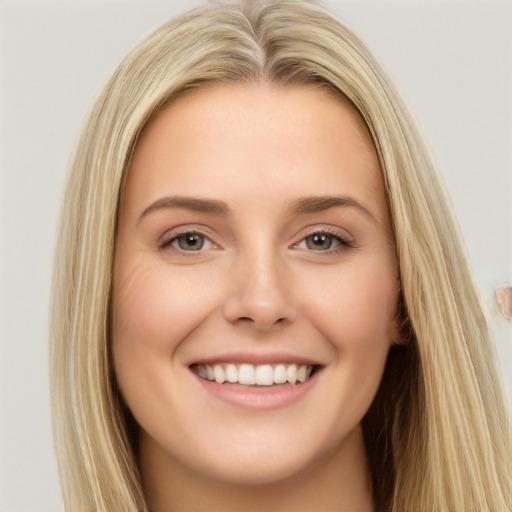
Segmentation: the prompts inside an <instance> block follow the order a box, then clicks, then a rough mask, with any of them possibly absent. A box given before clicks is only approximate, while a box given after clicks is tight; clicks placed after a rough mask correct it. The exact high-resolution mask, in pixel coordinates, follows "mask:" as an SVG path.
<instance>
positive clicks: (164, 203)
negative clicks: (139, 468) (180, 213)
mask: <svg viewBox="0 0 512 512" xmlns="http://www.w3.org/2000/svg"><path fill="white" fill-rule="evenodd" d="M172 208H182V209H184V210H191V211H194V212H202V213H215V214H217V215H227V214H228V213H229V207H228V205H227V204H226V203H225V202H224V201H218V200H216V199H203V198H200V197H185V196H173V197H163V198H162V199H159V200H158V201H155V202H154V203H151V204H150V205H149V206H148V207H147V208H146V209H145V210H144V211H143V212H142V213H141V214H140V216H139V219H138V221H137V223H139V222H141V220H142V219H143V218H144V217H145V216H147V215H148V214H149V213H151V212H154V211H157V210H164V209H172Z"/></svg>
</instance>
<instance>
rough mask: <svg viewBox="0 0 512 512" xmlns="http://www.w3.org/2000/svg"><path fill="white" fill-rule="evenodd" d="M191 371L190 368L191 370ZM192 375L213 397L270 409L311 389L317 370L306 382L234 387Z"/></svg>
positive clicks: (237, 403)
mask: <svg viewBox="0 0 512 512" xmlns="http://www.w3.org/2000/svg"><path fill="white" fill-rule="evenodd" d="M191 371H192V370H191ZM192 373H193V375H194V376H195V377H196V379H197V380H198V381H199V382H200V384H201V385H202V386H203V387H204V389H206V390H207V391H208V392H209V393H211V394H212V395H213V396H214V397H215V398H217V399H219V400H222V401H223V402H227V403H229V404H232V405H235V406H237V407H242V408H245V409H257V410H272V409H280V408H282V407H287V406H289V405H292V404H294V403H296V402H298V401H299V400H301V399H302V398H303V397H304V396H305V395H307V394H308V393H309V391H311V389H312V388H313V387H314V386H315V384H316V382H317V380H318V373H319V372H318V371H317V372H315V373H314V374H313V375H312V376H311V377H310V378H309V379H308V380H307V381H306V382H303V383H301V384H296V385H291V384H290V385H281V386H260V387H254V388H253V387H247V388H242V387H235V386H232V385H230V384H219V383H218V382H215V381H211V380H206V379H203V378H202V377H199V375H197V374H196V373H195V372H193V371H192Z"/></svg>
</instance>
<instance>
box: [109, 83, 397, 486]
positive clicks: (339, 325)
mask: <svg viewBox="0 0 512 512" xmlns="http://www.w3.org/2000/svg"><path fill="white" fill-rule="evenodd" d="M390 233H391V227H390V219H389V214H388V209H387V205H386V197H385V193H384V186H383V183H382V178H381V173H380V168H379V162H378V159H377V156H376V152H375V149H374V147H373V144H372V141H371V138H370V136H369V134H368V132H367V130H366V127H365V125H364V123H363V121H362V120H361V118H360V117H359V115H358V114H357V113H356V111H355V110H354V109H353V108H352V107H351V106H350V105H349V104H348V102H346V101H344V100H343V99H342V98H338V97H336V96H334V95H333V94H331V93H328V92H325V91H322V90H318V89H313V88H310V87H305V86H304V87H288V88H279V87H272V86H245V87H242V86H238V85H236V86H235V85H228V84H224V85H217V86H211V87H208V88H205V89H203V90H199V91H198V92H196V93H195V94H193V95H190V96H188V97H186V98H182V99H180V100H178V101H176V102H175V103H174V104H172V105H171V106H170V107H168V108H167V109H166V110H164V111H163V112H161V113H160V114H159V115H157V116H156V117H155V119H153V121H152V122H151V123H150V124H149V125H148V126H147V127H146V129H145V130H144V132H143V134H142V136H141V138H140V140H139V142H138V144H137V146H136V148H135V152H134V155H133V159H132V162H131V165H130V168H129V172H128V175H127V180H126V183H125V187H124V189H123V191H122V198H121V204H120V211H119V227H118V233H117V240H116V250H117V252H116V261H115V272H114V273H115V275H114V283H115V284H114V289H113V299H114V300H113V305H114V307H113V354H114V366H115V372H116V377H117V380H118V384H119V388H120V390H121V393H122V396H123V399H124V400H125V402H126V404H127V406H128V407H129V409H130V410H131V412H132V413H133V415H134V417H135V419H136V421H137V422H138V424H139V426H140V443H141V444H140V446H141V457H142V464H143V467H144V464H145V462H144V461H146V463H147V464H148V465H149V464H151V463H154V464H156V465H158V467H160V468H164V471H166V472H168V474H169V475H172V474H173V472H176V471H182V470H183V467H186V468H188V470H189V471H191V472H192V473H193V474H202V475H208V476H209V477H210V478H214V479H218V480H221V481H225V482H244V483H261V482H271V481H274V480H279V479H283V478H286V477H289V476H291V475H294V474H298V473H300V472H301V471H305V470H306V468H308V467H310V466H311V464H312V463H314V462H315V463H318V461H322V460H324V459H326V458H327V456H329V457H334V458H339V459H340V460H341V459H342V458H343V457H346V456H347V455H346V453H347V449H348V448H347V447H350V448H351V449H353V450H354V451H356V450H359V451H360V450H361V445H360V436H358V435H356V433H359V431H360V421H361V419H362V417H363V416H364V414H365V412H366V411H367V409H368V407H369V406H370V404H371V402H372V400H373V397H374V396H375V393H376V391H377V388H378V385H379V382H380V379H381V376H382V371H383V367H384V363H385V360H386V356H387V353H388V349H389V347H390V345H391V343H392V342H393V341H394V339H393V338H394V332H395V325H394V322H395V320H394V319H395V311H396V303H397V295H398V283H397V278H396V267H395V255H394V248H393V244H392V241H391V235H390ZM294 372H295V373H294ZM269 379H270V380H269ZM283 379H284V380H283ZM230 380H231V381H232V382H230ZM253 380H254V382H253ZM256 380H258V382H256ZM301 380H304V382H300V381H301ZM216 381H218V382H216ZM289 381H292V382H289ZM297 381H299V382H298V383H296V382H297ZM297 425H300V426H301V428H297ZM358 443H359V444H358ZM178 468H181V469H178Z"/></svg>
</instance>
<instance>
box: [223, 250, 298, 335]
mask: <svg viewBox="0 0 512 512" xmlns="http://www.w3.org/2000/svg"><path fill="white" fill-rule="evenodd" d="M286 275H287V268H286V263H285V261H284V258H283V257H282V255H281V254H280V253H279V251H278V250H276V249H275V247H274V246H273V245H271V244H269V243H266V242H261V243H259V244H254V245H252V246H251V247H248V248H247V249H246V250H245V251H243V252H241V253H240V255H239V257H238V260H237V263H236V267H235V269H234V272H233V276H232V280H233V286H232V287H231V290H230V294H229V297H227V300H226V303H225V308H224V313H225V317H226V319H227V320H229V321H230V322H236V321H241V322H246V323H250V324H251V325H252V326H253V327H254V328H257V329H260V330H265V329H269V328H271V327H273V326H274V325H276V324H278V323H279V324H283V323H286V322H289V321H291V320H293V319H294V317H295V304H294V300H293V296H292V294H291V289H290V286H289V282H288V281H287V277H286Z"/></svg>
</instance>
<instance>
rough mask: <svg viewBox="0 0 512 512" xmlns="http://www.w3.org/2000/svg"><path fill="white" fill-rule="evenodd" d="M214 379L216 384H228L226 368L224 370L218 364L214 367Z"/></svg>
mask: <svg viewBox="0 0 512 512" xmlns="http://www.w3.org/2000/svg"><path fill="white" fill-rule="evenodd" d="M213 378H214V379H215V382H218V383H219V384H222V383H223V382H226V374H225V373H224V368H222V366H221V365H220V364H216V365H215V366H214V367H213Z"/></svg>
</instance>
